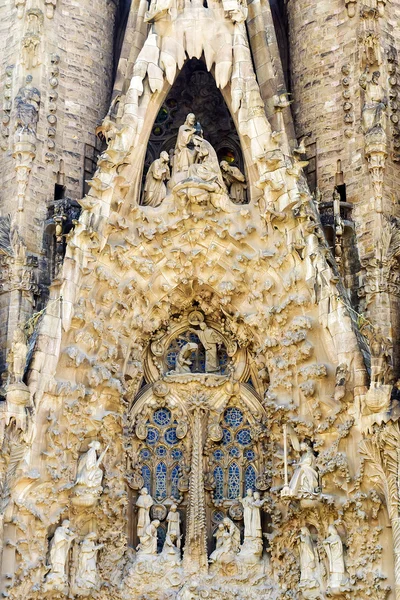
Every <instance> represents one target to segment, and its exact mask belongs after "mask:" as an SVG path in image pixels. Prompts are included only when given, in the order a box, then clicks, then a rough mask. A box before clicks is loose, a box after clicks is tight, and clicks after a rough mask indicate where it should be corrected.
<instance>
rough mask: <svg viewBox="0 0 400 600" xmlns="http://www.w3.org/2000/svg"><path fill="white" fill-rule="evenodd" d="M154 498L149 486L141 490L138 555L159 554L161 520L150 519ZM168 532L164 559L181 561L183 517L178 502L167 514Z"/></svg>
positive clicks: (163, 550)
mask: <svg viewBox="0 0 400 600" xmlns="http://www.w3.org/2000/svg"><path fill="white" fill-rule="evenodd" d="M153 504H154V501H153V498H152V497H151V496H150V494H149V493H148V490H147V488H143V489H142V490H141V491H140V495H139V498H138V499H137V502H136V506H137V507H138V520H137V535H138V538H139V545H138V547H137V552H138V557H139V558H140V557H145V556H156V555H157V530H158V527H159V526H160V521H159V520H158V519H154V520H153V521H151V519H150V509H151V507H152V506H153ZM167 523H168V528H167V533H166V536H165V542H164V545H163V549H162V552H161V557H162V559H163V560H165V561H168V562H173V563H178V562H179V561H180V548H181V537H182V536H181V517H180V514H179V511H178V507H177V506H176V504H172V506H171V508H170V510H169V513H168V515H167Z"/></svg>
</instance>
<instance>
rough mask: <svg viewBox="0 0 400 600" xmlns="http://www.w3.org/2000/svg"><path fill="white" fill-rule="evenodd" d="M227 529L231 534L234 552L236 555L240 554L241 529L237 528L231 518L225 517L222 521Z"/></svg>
mask: <svg viewBox="0 0 400 600" xmlns="http://www.w3.org/2000/svg"><path fill="white" fill-rule="evenodd" d="M222 524H223V525H224V527H225V529H226V530H227V531H228V532H229V535H230V536H231V540H232V551H233V552H234V553H235V554H236V553H237V552H239V548H240V531H239V528H238V527H236V525H235V523H234V522H233V521H232V520H231V519H229V517H225V518H224V519H223V521H222Z"/></svg>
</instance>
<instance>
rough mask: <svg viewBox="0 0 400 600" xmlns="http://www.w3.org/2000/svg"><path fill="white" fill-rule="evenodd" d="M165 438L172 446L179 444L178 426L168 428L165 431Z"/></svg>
mask: <svg viewBox="0 0 400 600" xmlns="http://www.w3.org/2000/svg"><path fill="white" fill-rule="evenodd" d="M164 438H165V441H166V442H167V444H169V445H170V446H173V445H174V444H177V443H178V442H179V440H178V438H177V437H176V427H170V428H169V429H167V431H166V432H165V433H164Z"/></svg>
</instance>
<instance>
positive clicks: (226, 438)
mask: <svg viewBox="0 0 400 600" xmlns="http://www.w3.org/2000/svg"><path fill="white" fill-rule="evenodd" d="M231 441H232V434H231V432H230V431H229V429H223V430H222V444H223V445H224V446H226V445H227V444H229V443H230V442H231Z"/></svg>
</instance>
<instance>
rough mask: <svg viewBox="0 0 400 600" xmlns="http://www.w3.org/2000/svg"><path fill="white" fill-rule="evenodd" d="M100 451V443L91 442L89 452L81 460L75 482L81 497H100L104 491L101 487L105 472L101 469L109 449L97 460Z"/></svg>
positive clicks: (76, 490)
mask: <svg viewBox="0 0 400 600" xmlns="http://www.w3.org/2000/svg"><path fill="white" fill-rule="evenodd" d="M98 450H100V442H97V441H93V442H90V444H89V450H88V451H87V452H86V453H85V454H83V455H82V456H81V457H80V459H79V462H78V470H77V476H76V481H75V488H76V489H75V493H76V494H77V495H79V496H82V495H86V494H88V495H93V496H98V495H100V494H101V492H102V491H103V488H102V487H101V482H102V479H103V471H102V469H100V464H101V462H102V460H103V458H104V455H105V453H106V452H107V448H106V449H105V450H104V451H103V452H102V454H101V455H100V456H99V458H97V451H98Z"/></svg>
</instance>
